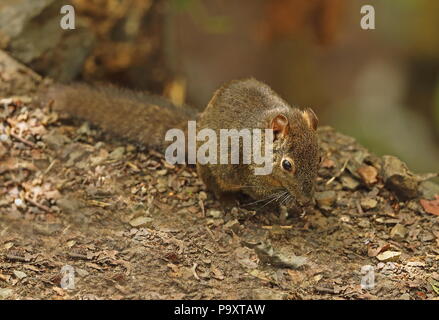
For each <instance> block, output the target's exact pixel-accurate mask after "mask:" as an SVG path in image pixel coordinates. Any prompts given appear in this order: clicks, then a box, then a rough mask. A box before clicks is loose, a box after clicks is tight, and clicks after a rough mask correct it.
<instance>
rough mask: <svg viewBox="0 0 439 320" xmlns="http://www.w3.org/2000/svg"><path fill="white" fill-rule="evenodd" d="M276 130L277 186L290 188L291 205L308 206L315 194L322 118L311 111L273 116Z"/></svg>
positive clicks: (291, 110)
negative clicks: (319, 120) (319, 119)
mask: <svg viewBox="0 0 439 320" xmlns="http://www.w3.org/2000/svg"><path fill="white" fill-rule="evenodd" d="M267 122H268V123H267V125H268V127H269V128H271V129H273V139H274V141H273V169H272V173H271V174H270V177H269V178H270V179H272V180H273V184H277V185H278V186H279V187H280V188H283V189H286V191H288V193H289V195H290V197H288V201H287V204H288V202H290V203H294V202H296V204H299V205H306V204H309V203H310V202H311V200H312V199H313V194H314V186H315V180H316V178H317V171H318V166H319V163H320V157H319V148H318V142H317V133H316V130H317V124H318V119H317V116H316V115H315V113H314V112H313V111H312V110H311V109H305V110H303V111H301V110H300V109H296V108H289V110H288V112H281V113H277V114H272V115H270V116H269V118H268V121H267Z"/></svg>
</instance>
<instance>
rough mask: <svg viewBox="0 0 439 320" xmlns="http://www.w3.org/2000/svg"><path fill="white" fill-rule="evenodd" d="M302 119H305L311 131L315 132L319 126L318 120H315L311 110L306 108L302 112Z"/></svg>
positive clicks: (315, 117)
mask: <svg viewBox="0 0 439 320" xmlns="http://www.w3.org/2000/svg"><path fill="white" fill-rule="evenodd" d="M302 115H303V118H304V119H305V121H306V123H307V124H308V127H310V129H313V130H317V125H318V124H319V119H318V118H317V116H316V114H315V113H314V111H312V109H311V108H307V109H305V110H303V111H302Z"/></svg>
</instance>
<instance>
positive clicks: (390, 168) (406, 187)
mask: <svg viewBox="0 0 439 320" xmlns="http://www.w3.org/2000/svg"><path fill="white" fill-rule="evenodd" d="M382 176H383V179H384V183H385V186H386V188H388V189H389V190H392V191H393V192H395V194H396V196H397V197H398V198H399V199H400V200H401V201H406V200H410V199H413V198H416V197H417V196H418V185H419V179H418V178H417V177H416V176H415V175H414V174H413V173H411V172H410V171H409V170H408V168H407V165H406V164H405V163H404V162H402V161H401V160H399V159H398V158H396V157H393V156H383V168H382Z"/></svg>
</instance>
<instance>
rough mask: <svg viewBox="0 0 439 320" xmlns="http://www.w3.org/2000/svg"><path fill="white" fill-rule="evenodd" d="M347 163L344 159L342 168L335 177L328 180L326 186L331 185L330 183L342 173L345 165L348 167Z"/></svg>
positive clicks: (347, 160)
mask: <svg viewBox="0 0 439 320" xmlns="http://www.w3.org/2000/svg"><path fill="white" fill-rule="evenodd" d="M348 162H349V159H346V161H345V162H344V164H343V167H341V169H340V171H339V172H338V173H337V174H336V175H334V176H333V177H332V178H331V179H329V180H328V181H327V182H326V185H329V184H331V182H332V181H334V180H335V179H336V178H338V177H339V176H341V174H342V173H343V171H345V170H346V167H347V165H348Z"/></svg>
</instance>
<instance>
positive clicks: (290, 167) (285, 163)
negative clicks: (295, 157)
mask: <svg viewBox="0 0 439 320" xmlns="http://www.w3.org/2000/svg"><path fill="white" fill-rule="evenodd" d="M282 168H284V169H285V170H287V171H291V170H293V165H292V164H291V162H290V161H288V160H286V159H284V160H282Z"/></svg>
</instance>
